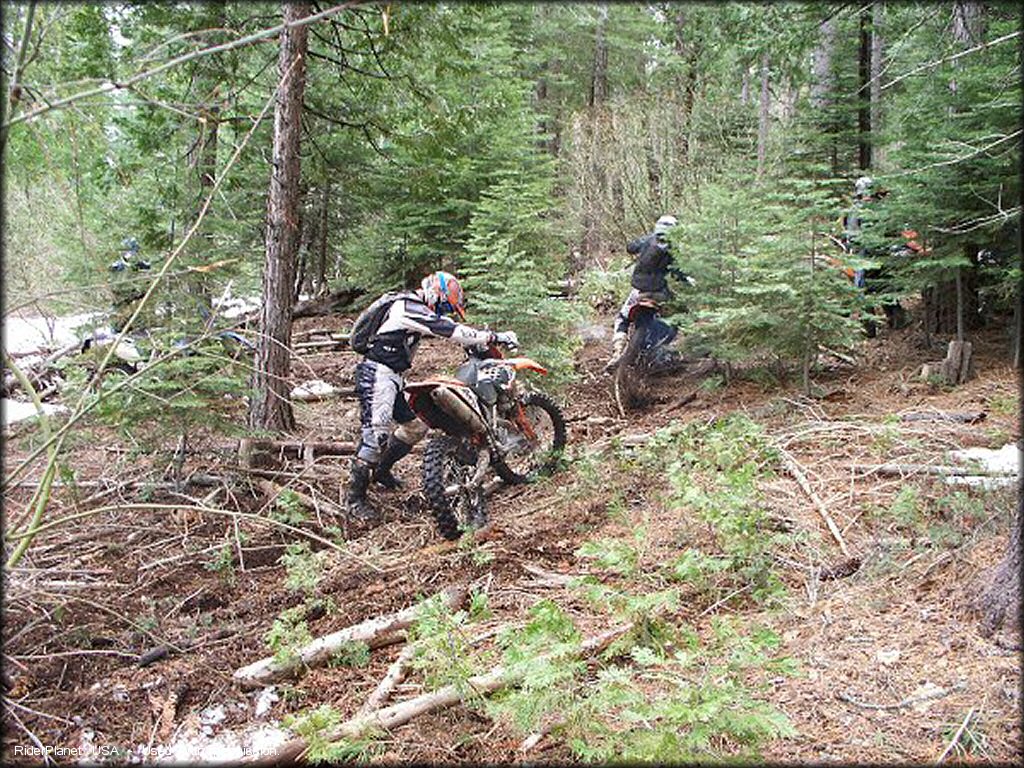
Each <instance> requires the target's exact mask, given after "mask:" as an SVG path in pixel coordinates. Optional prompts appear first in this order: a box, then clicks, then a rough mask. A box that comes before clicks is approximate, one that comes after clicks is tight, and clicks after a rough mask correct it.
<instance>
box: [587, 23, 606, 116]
mask: <svg viewBox="0 0 1024 768" xmlns="http://www.w3.org/2000/svg"><path fill="white" fill-rule="evenodd" d="M607 31H608V4H607V3H602V4H601V5H599V6H598V7H597V31H596V33H595V39H594V63H593V69H592V71H591V77H590V97H589V99H588V100H587V105H588V106H590V107H600V106H601V105H603V104H604V103H605V101H607V100H608V40H607Z"/></svg>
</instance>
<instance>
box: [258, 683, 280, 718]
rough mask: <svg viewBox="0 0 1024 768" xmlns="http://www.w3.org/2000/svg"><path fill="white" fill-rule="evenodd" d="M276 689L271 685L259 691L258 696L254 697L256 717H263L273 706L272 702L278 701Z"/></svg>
mask: <svg viewBox="0 0 1024 768" xmlns="http://www.w3.org/2000/svg"><path fill="white" fill-rule="evenodd" d="M276 688H277V686H274V685H272V686H270V687H269V688H264V689H263V690H262V691H260V695H259V696H257V697H256V717H263V716H264V715H265V714H267V712H269V711H270V708H271V707H272V706H274V702H275V701H278V700H279V699H280V697H279V696H278V695H277V693H276V692H275V689H276Z"/></svg>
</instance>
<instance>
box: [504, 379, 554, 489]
mask: <svg viewBox="0 0 1024 768" xmlns="http://www.w3.org/2000/svg"><path fill="white" fill-rule="evenodd" d="M520 408H521V409H522V410H521V412H520V413H513V415H512V421H511V424H512V426H513V427H514V431H510V433H509V435H508V442H509V444H510V445H511V447H510V448H509V450H508V451H507V452H506V453H505V454H504V456H503V457H502V458H500V459H498V460H497V461H495V462H494V469H495V471H496V472H497V473H498V476H499V477H500V478H501V479H502V480H504V481H505V482H506V483H528V482H531V481H532V480H535V479H537V478H538V477H541V476H543V475H548V474H551V473H552V472H554V470H555V468H556V467H557V466H558V460H559V458H560V457H561V455H562V451H563V449H564V448H565V440H566V431H565V416H564V415H563V414H562V409H561V408H559V407H558V404H557V403H556V402H555V401H554V400H552V399H551V398H550V397H548V396H547V395H545V394H543V393H541V392H530V393H529V394H527V395H526V396H525V397H523V398H522V400H521V401H520Z"/></svg>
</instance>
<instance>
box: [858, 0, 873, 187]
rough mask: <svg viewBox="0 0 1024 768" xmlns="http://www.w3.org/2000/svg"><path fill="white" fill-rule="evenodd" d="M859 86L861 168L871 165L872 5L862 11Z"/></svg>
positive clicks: (859, 151) (859, 154)
mask: <svg viewBox="0 0 1024 768" xmlns="http://www.w3.org/2000/svg"><path fill="white" fill-rule="evenodd" d="M857 62H858V68H857V71H858V75H859V86H860V87H859V88H858V89H857V165H858V167H859V168H860V169H861V170H867V169H869V168H870V167H871V85H870V80H871V6H870V5H866V6H864V7H863V8H862V9H861V12H860V51H859V53H858V57H857Z"/></svg>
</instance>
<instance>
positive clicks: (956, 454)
mask: <svg viewBox="0 0 1024 768" xmlns="http://www.w3.org/2000/svg"><path fill="white" fill-rule="evenodd" d="M950 456H951V457H952V458H953V460H954V461H959V462H962V463H974V464H976V465H977V466H979V467H980V468H981V469H982V471H985V472H998V473H1005V475H1004V476H1002V477H1000V476H995V477H991V476H981V475H977V476H970V475H967V476H965V475H950V476H948V477H946V482H947V483H948V484H950V485H977V486H981V487H983V488H999V487H1006V486H1012V485H1016V483H1017V478H1018V476H1019V475H1020V467H1021V452H1020V448H1019V447H1018V446H1017V444H1016V443H1007V444H1006V445H1004V446H1003V447H1002V448H1000V449H999V450H993V449H991V448H964V449H962V450H959V451H950Z"/></svg>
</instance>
